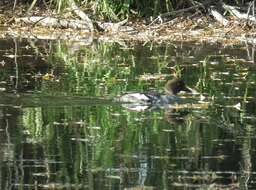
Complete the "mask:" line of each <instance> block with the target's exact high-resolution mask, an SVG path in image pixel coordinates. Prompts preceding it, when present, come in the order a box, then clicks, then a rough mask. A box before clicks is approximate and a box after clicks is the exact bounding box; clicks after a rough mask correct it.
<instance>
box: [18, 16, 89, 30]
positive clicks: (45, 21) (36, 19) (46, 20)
mask: <svg viewBox="0 0 256 190" xmlns="http://www.w3.org/2000/svg"><path fill="white" fill-rule="evenodd" d="M15 21H16V22H24V23H26V24H33V25H35V24H39V25H41V26H46V27H54V28H72V29H83V30H84V31H86V32H89V31H90V28H89V27H88V24H87V23H86V22H84V21H81V20H75V19H70V20H68V19H57V18H52V17H41V16H32V17H22V18H15Z"/></svg>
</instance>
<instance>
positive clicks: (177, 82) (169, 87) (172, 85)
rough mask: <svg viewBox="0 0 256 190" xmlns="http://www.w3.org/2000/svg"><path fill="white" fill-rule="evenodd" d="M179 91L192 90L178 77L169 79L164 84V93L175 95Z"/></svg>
mask: <svg viewBox="0 0 256 190" xmlns="http://www.w3.org/2000/svg"><path fill="white" fill-rule="evenodd" d="M180 91H185V92H192V90H191V89H190V88H188V87H187V86H186V84H185V83H184V81H183V80H182V79H180V78H175V79H172V80H169V81H168V82H167V83H166V85H165V93H166V94H168V95H176V94H178V93H179V92H180Z"/></svg>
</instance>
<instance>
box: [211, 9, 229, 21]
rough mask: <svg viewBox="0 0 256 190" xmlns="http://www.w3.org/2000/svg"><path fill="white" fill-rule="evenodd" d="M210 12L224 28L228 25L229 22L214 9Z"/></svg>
mask: <svg viewBox="0 0 256 190" xmlns="http://www.w3.org/2000/svg"><path fill="white" fill-rule="evenodd" d="M209 12H210V13H211V14H212V16H213V17H214V18H215V19H216V20H217V21H218V22H219V23H221V24H222V25H224V26H226V25H228V23H229V21H228V20H227V19H226V18H225V17H224V16H223V15H222V14H220V13H219V12H218V11H217V10H216V9H215V8H214V7H210V8H209Z"/></svg>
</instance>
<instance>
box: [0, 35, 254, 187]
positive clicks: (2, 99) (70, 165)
mask: <svg viewBox="0 0 256 190" xmlns="http://www.w3.org/2000/svg"><path fill="white" fill-rule="evenodd" d="M0 63H1V64H0V73H1V74H0V91H1V92H0V123H1V125H0V136H1V137H0V153H1V154H0V189H99V190H100V189H140V188H142V187H144V189H184V188H186V189H200V188H201V189H210V188H212V189H225V188H241V189H255V188H256V185H255V180H256V175H255V174H256V169H255V165H254V162H255V161H253V160H256V158H255V151H256V149H255V146H254V143H255V137H256V136H255V132H256V131H255V123H256V117H255V114H256V109H255V106H256V99H255V95H256V91H255V79H256V74H255V73H256V72H255V68H256V67H255V63H254V47H253V46H251V45H248V44H246V43H244V44H239V45H233V46H224V45H221V44H218V43H182V42H172V43H167V44H160V45H159V44H158V45H157V44H150V43H148V44H132V45H131V44H125V43H100V42H97V41H95V42H93V43H92V44H90V45H88V44H86V43H83V42H69V41H35V40H23V39H1V40H0ZM174 70H175V71H176V72H177V73H180V74H181V76H182V78H183V79H184V81H185V82H186V83H187V84H188V86H190V87H193V88H194V89H196V90H197V91H198V92H200V93H201V94H202V96H200V95H196V96H195V97H187V98H188V99H189V98H192V99H193V100H194V101H196V102H198V103H200V105H202V102H203V105H204V103H205V104H207V106H202V107H199V109H198V107H190V108H177V109H161V110H154V111H149V110H145V111H143V112H133V111H130V110H128V109H126V108H125V107H123V106H122V104H121V103H117V102H115V101H113V99H114V98H115V97H117V96H119V95H120V94H124V93H128V92H135V91H136V92H145V91H149V90H155V91H159V92H163V87H164V85H165V83H166V81H167V80H169V79H171V78H173V74H174ZM202 97H203V98H202ZM255 164H256V163H255Z"/></svg>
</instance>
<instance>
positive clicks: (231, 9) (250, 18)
mask: <svg viewBox="0 0 256 190" xmlns="http://www.w3.org/2000/svg"><path fill="white" fill-rule="evenodd" d="M222 7H223V8H224V9H225V10H227V11H228V12H229V13H230V14H231V15H233V16H235V17H237V18H238V19H243V20H248V21H252V22H256V18H255V17H254V16H253V15H249V12H248V13H247V14H245V13H241V12H239V11H238V10H237V9H236V8H235V7H233V6H230V5H226V4H224V3H223V5H222Z"/></svg>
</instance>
